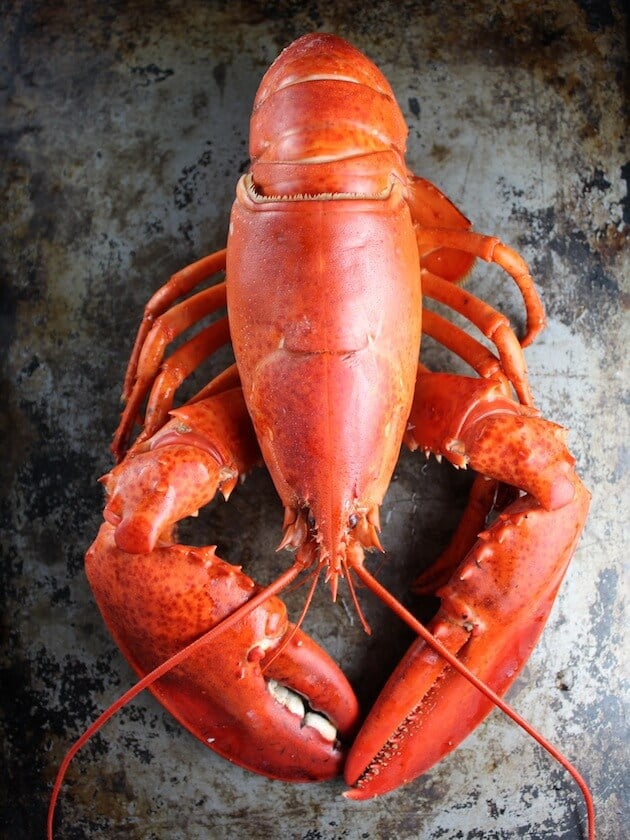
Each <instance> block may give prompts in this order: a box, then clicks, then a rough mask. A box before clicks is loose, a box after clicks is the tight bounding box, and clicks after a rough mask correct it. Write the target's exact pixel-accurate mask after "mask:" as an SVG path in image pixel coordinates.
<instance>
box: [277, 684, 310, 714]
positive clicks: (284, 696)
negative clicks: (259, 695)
mask: <svg viewBox="0 0 630 840" xmlns="http://www.w3.org/2000/svg"><path fill="white" fill-rule="evenodd" d="M268 686H269V691H270V692H271V693H272V695H273V696H274V697H275V699H276V700H277V701H278V703H280V704H281V705H282V706H284V707H285V708H287V709H288V710H289V711H290V712H292V713H293V714H294V715H297V716H298V717H301V718H303V717H304V714H305V711H306V710H305V708H304V703H303V701H302V698H301V697H300V696H299V695H298V694H296V693H295V692H294V691H289V689H288V688H287V687H286V686H284V685H280V683H278V682H276V681H275V680H269V682H268Z"/></svg>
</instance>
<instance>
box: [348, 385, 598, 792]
mask: <svg viewBox="0 0 630 840" xmlns="http://www.w3.org/2000/svg"><path fill="white" fill-rule="evenodd" d="M525 412H527V409H525V410H524V409H522V408H521V406H519V405H518V403H516V402H513V401H511V400H509V399H507V398H506V396H505V394H504V392H503V389H502V388H499V387H497V386H496V385H495V384H494V383H492V382H488V381H484V380H475V379H465V378H463V377H456V376H451V375H447V374H425V373H421V374H420V376H419V378H418V385H417V390H416V396H415V400H414V407H413V410H412V415H411V420H412V423H411V425H412V427H413V428H412V431H411V432H410V433H409V434H408V436H407V443H408V445H409V446H410V447H411V448H416V447H421V448H422V449H430V450H431V451H432V452H434V453H436V454H441V455H443V456H444V457H445V458H447V459H448V460H451V461H452V462H453V463H456V464H457V465H458V466H466V465H468V464H469V465H470V466H471V467H473V468H474V469H476V470H478V471H480V472H482V473H484V474H485V475H489V476H491V477H492V478H493V479H495V480H498V481H501V482H508V483H510V484H512V485H515V486H517V487H519V488H520V489H522V490H525V491H527V492H526V495H524V496H523V497H522V498H519V499H518V500H517V501H515V502H513V503H512V504H510V505H509V506H508V507H507V508H506V509H505V510H503V511H502V512H501V513H500V515H499V516H498V518H497V519H496V521H495V522H494V523H493V524H492V525H491V526H490V527H489V528H488V529H487V530H485V531H483V532H482V533H480V534H479V537H478V539H477V541H476V542H475V544H474V546H473V547H472V549H471V551H470V552H468V554H467V556H466V557H465V558H464V560H463V562H462V563H461V564H460V566H459V567H458V569H457V570H456V571H455V573H454V574H453V575H452V576H451V578H450V581H449V582H448V583H447V584H446V585H445V586H443V587H442V588H441V589H439V590H438V592H437V593H436V594H437V595H439V597H440V598H441V601H442V603H441V608H440V610H439V612H438V614H437V615H436V617H435V618H434V619H433V621H432V622H431V624H430V626H429V629H430V630H431V632H432V633H433V635H434V636H435V637H436V638H438V639H439V640H440V641H441V642H442V643H443V644H444V645H445V646H446V647H447V649H449V650H450V651H451V652H452V653H457V656H458V658H459V660H460V661H461V662H462V663H464V664H465V665H466V666H467V667H468V668H469V669H470V670H471V671H472V672H473V673H474V674H475V675H476V676H478V677H479V678H480V679H481V680H483V681H484V682H485V683H486V684H487V685H488V686H490V688H491V689H493V690H494V691H495V692H496V693H498V694H500V695H501V694H503V693H504V692H505V691H506V690H507V688H508V687H509V686H510V684H511V683H512V681H513V680H514V679H515V678H516V676H517V675H518V673H519V671H520V669H521V667H522V666H523V665H524V663H525V661H526V660H527V658H528V656H529V654H530V653H531V651H532V649H533V647H534V645H535V644H536V641H537V639H538V636H539V635H540V632H541V631H542V628H543V626H544V623H545V621H546V619H547V617H548V614H549V611H550V609H551V606H552V604H553V601H554V598H555V595H556V592H557V590H558V587H559V585H560V582H561V580H562V578H563V576H564V573H565V571H566V568H567V566H568V563H569V561H570V559H571V557H572V556H573V552H574V551H575V547H576V545H577V541H578V538H579V535H580V533H581V530H582V527H583V524H584V521H585V518H586V514H587V511H588V507H589V502H590V495H589V493H588V491H587V490H586V489H585V488H584V486H583V485H582V483H581V481H580V480H579V478H578V477H577V475H576V474H575V472H574V471H573V464H574V461H573V459H572V458H571V456H570V455H569V453H568V452H567V450H566V447H565V445H564V442H563V439H562V438H563V434H562V430H561V429H560V428H559V427H557V426H554V425H553V424H551V423H548V422H547V421H545V420H541V419H539V418H537V417H531V416H528V414H527V413H525ZM436 418H439V421H438V422H437V423H436ZM522 453H527V455H525V454H522ZM491 708H492V703H491V701H489V700H488V699H487V698H486V697H485V696H483V695H482V694H480V693H479V692H478V691H477V689H476V688H475V687H474V686H472V685H471V684H470V683H469V681H468V680H467V679H465V678H464V677H463V676H461V675H460V674H459V673H458V672H456V671H455V670H454V669H453V668H452V667H450V666H449V665H447V664H446V663H445V662H444V661H443V660H442V659H441V658H440V657H436V655H435V653H434V652H433V650H432V649H431V648H430V647H429V646H427V644H426V643H425V642H424V641H422V640H418V641H416V642H415V643H414V644H413V645H412V646H411V648H410V650H409V651H408V653H407V654H406V656H405V657H404V658H403V660H402V661H401V663H400V664H399V666H398V667H397V669H396V670H395V671H394V673H393V675H392V676H391V678H390V680H389V681H388V683H387V685H386V687H385V688H384V690H383V692H382V694H381V696H380V697H379V699H378V701H377V703H376V705H375V706H374V708H373V709H372V711H371V712H370V714H369V716H368V718H367V720H366V722H365V724H364V726H363V728H362V730H361V732H360V733H359V735H358V737H357V739H356V741H355V743H354V746H353V748H352V751H351V753H350V755H349V757H348V761H347V763H346V769H345V776H346V780H347V781H348V782H349V783H350V784H351V785H353V786H354V787H353V790H351V791H350V792H349V793H348V795H349V796H350V798H353V799H367V798H370V797H372V796H376V795H378V794H381V793H385V792H387V791H389V790H391V789H392V788H394V787H397V786H398V785H399V784H400V783H401V780H402V781H410V780H412V779H414V778H416V777H417V776H418V775H420V774H421V773H423V772H425V771H426V770H428V769H429V768H430V767H431V766H432V765H433V764H434V763H435V762H437V761H439V760H440V759H441V758H442V757H443V756H444V755H446V754H447V753H449V752H450V751H451V750H452V749H454V748H455V747H456V746H457V745H458V744H459V743H460V742H461V741H462V740H463V738H465V737H466V736H467V735H468V734H469V733H470V732H471V731H472V730H473V729H474V728H475V726H477V724H478V723H479V722H480V721H481V720H482V719H483V718H484V717H485V716H486V715H487V714H488V712H489V711H490V710H491Z"/></svg>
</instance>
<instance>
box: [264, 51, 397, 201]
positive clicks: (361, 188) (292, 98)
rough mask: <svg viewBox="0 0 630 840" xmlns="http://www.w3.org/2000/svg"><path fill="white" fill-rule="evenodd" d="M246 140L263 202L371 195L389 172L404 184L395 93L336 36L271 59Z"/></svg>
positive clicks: (380, 189)
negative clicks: (301, 195) (329, 195)
mask: <svg viewBox="0 0 630 840" xmlns="http://www.w3.org/2000/svg"><path fill="white" fill-rule="evenodd" d="M250 138H251V139H250V150H249V151H250V156H251V159H252V176H253V179H254V182H255V184H256V187H257V189H258V190H259V191H260V192H261V193H262V194H263V195H268V196H269V195H284V196H287V195H294V194H296V193H297V192H305V191H307V192H313V193H361V194H364V195H374V194H377V193H381V192H383V191H384V190H385V189H387V186H388V182H389V176H390V173H391V171H392V169H394V170H398V173H397V174H399V177H400V180H401V181H404V180H405V171H406V170H405V164H404V154H405V146H406V139H407V126H406V124H405V121H404V118H403V115H402V113H401V111H400V108H399V107H398V104H397V102H396V99H395V98H394V94H393V91H392V89H391V87H390V86H389V84H388V82H387V80H386V79H385V77H384V76H383V74H382V73H381V72H380V70H379V69H378V68H377V67H376V66H375V65H374V64H373V63H372V62H371V61H370V60H369V59H368V58H366V56H364V55H363V54H362V53H360V52H359V51H358V50H356V49H354V47H351V46H350V45H349V44H347V43H346V42H345V41H343V40H342V39H341V38H337V37H336V36H335V35H316V36H312V35H310V36H306V37H304V38H300V39H299V40H297V41H296V42H295V43H294V44H292V45H291V46H290V47H288V48H287V49H286V50H285V51H284V52H283V53H281V55H280V56H279V57H278V58H277V59H276V61H275V62H274V63H273V65H272V66H271V68H270V69H269V70H268V71H267V73H266V75H265V77H264V78H263V81H262V83H261V85H260V88H259V90H258V94H257V96H256V99H255V101H254V110H253V113H252V119H251V130H250ZM384 164H385V165H384ZM314 166H315V170H314V169H313V167H314Z"/></svg>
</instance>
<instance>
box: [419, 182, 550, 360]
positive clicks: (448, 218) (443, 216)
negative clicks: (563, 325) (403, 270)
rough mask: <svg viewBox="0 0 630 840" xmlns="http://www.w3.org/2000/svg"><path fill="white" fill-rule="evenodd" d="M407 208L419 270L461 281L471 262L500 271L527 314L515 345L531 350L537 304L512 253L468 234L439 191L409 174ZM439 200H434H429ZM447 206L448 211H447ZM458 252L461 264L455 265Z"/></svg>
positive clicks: (538, 324) (539, 316)
mask: <svg viewBox="0 0 630 840" xmlns="http://www.w3.org/2000/svg"><path fill="white" fill-rule="evenodd" d="M408 190H409V198H408V202H409V208H410V210H411V215H412V218H413V220H414V223H415V225H416V239H417V241H418V252H419V256H420V265H421V266H422V268H423V269H424V270H426V271H429V272H431V273H432V274H435V275H438V276H439V277H443V278H444V279H445V280H450V281H457V280H461V279H462V278H463V277H464V276H465V275H466V273H467V272H468V270H469V269H470V268H471V266H472V263H473V262H474V258H475V257H479V258H481V259H482V260H485V261H486V262H494V263H496V264H497V265H499V266H501V268H503V269H504V270H505V271H507V273H508V274H509V275H510V276H511V277H512V278H513V280H514V282H515V283H516V285H517V286H518V288H519V290H520V292H521V295H522V296H523V302H524V303H525V309H526V312H527V331H526V333H525V337H524V338H523V339H522V341H521V345H522V346H523V347H526V346H527V345H528V344H531V343H532V341H533V340H534V339H535V338H536V336H537V335H538V333H539V332H540V331H541V330H542V329H543V327H544V326H545V312H544V309H543V305H542V302H541V300H540V297H539V296H538V292H537V291H536V287H535V286H534V281H533V279H532V277H531V275H530V273H529V268H528V267H527V264H526V263H525V261H524V260H523V258H522V257H521V256H520V255H519V254H517V253H516V251H514V250H512V248H509V247H508V246H507V245H504V244H503V242H501V241H500V240H499V239H497V238H496V237H495V236H484V235H483V234H480V233H473V232H472V231H471V230H470V222H468V220H467V219H466V217H465V216H463V215H462V214H461V213H460V211H459V210H458V209H457V208H456V207H455V206H454V205H453V204H452V203H451V202H450V201H449V199H447V198H446V196H444V195H442V193H440V191H439V190H438V189H437V188H436V187H434V186H433V185H432V184H430V183H429V182H428V181H425V180H424V179H423V178H417V177H416V176H414V175H413V174H410V175H409V178H408ZM436 193H437V194H438V195H439V199H438V198H436V197H435V194H436ZM447 205H450V207H449V208H447ZM458 252H460V254H461V256H460V258H459V259H460V260H461V262H459V263H458V262H457V256H456V255H457V253H458Z"/></svg>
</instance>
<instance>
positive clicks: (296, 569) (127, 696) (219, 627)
mask: <svg viewBox="0 0 630 840" xmlns="http://www.w3.org/2000/svg"><path fill="white" fill-rule="evenodd" d="M303 569H304V564H303V563H302V562H301V561H300V560H297V559H296V561H295V563H294V564H293V565H292V566H291V567H290V568H288V569H287V570H286V571H285V572H284V573H283V574H281V575H280V577H279V578H278V579H277V580H275V581H274V582H273V583H271V584H269V586H266V587H265V588H264V589H261V590H260V592H258V593H257V594H256V595H254V596H253V598H250V599H249V601H246V602H245V603H244V604H242V605H241V606H240V607H238V609H236V610H234V612H233V613H231V614H230V615H228V616H226V617H225V618H224V619H223V620H222V621H220V622H219V623H218V624H215V625H214V627H211V628H210V630H208V631H207V632H206V633H204V634H203V636H200V637H199V638H198V639H195V641H194V642H191V643H190V644H189V645H187V646H186V647H185V648H182V649H181V650H180V651H178V652H177V653H175V654H174V655H173V656H171V657H170V659H167V660H166V662H163V663H162V664H161V665H158V667H157V668H155V669H154V670H153V671H151V672H150V673H148V674H146V676H144V677H142V679H141V680H139V681H138V682H137V683H136V684H135V685H133V686H132V687H131V688H130V689H129V690H128V691H126V692H125V693H124V694H123V695H121V696H120V697H119V698H118V699H117V700H115V701H114V702H113V703H112V704H111V706H109V708H107V709H105V711H104V712H103V713H102V714H101V715H99V717H98V718H97V719H96V720H95V721H94V723H92V724H90V726H89V727H88V728H87V729H86V730H85V732H84V733H83V734H82V735H81V737H80V738H78V739H77V740H76V741H75V742H74V744H73V745H72V746H71V747H70V749H69V750H68V752H67V753H66V755H65V757H64V759H63V761H62V762H61V765H60V767H59V770H58V771H57V776H56V778H55V783H54V785H53V790H52V794H51V796H50V803H49V805H48V818H47V821H46V831H47V836H48V840H53V820H54V816H55V808H56V805H57V800H58V798H59V792H60V790H61V785H62V784H63V780H64V778H65V776H66V773H67V771H68V767H69V766H70V762H71V761H72V759H73V758H74V757H75V755H76V754H77V753H78V752H79V750H80V749H81V747H83V746H84V745H85V744H86V743H87V742H88V741H89V740H90V738H91V737H92V736H93V735H95V734H96V733H97V732H98V731H99V730H100V729H102V727H103V726H104V725H105V724H106V723H107V721H108V720H109V719H110V718H111V717H113V716H114V715H115V714H116V712H117V711H118V710H119V709H122V708H123V706H126V705H127V703H130V702H131V701H132V700H133V699H134V697H137V696H138V694H140V693H141V692H142V691H144V689H145V688H148V687H149V686H150V685H152V684H153V683H154V682H155V681H156V680H159V679H160V677H163V676H164V674H167V673H168V672H169V671H170V670H171V669H172V668H174V667H175V666H176V665H179V663H180V662H183V661H184V660H185V659H187V658H188V657H189V656H191V654H193V653H194V652H195V651H196V650H197V648H200V647H201V646H202V645H205V644H207V643H208V642H209V641H211V640H212V638H213V637H214V636H216V635H218V634H220V633H222V632H223V631H224V630H227V629H228V628H229V627H232V626H233V625H234V624H236V623H237V622H238V621H240V620H241V619H242V618H245V617H246V616H248V615H249V614H250V613H251V612H253V610H255V609H256V607H259V606H260V605H261V604H264V602H265V601H268V600H269V598H271V597H273V596H274V595H277V594H278V593H279V592H281V591H282V590H283V589H285V588H286V587H287V586H289V584H291V583H293V581H294V580H295V579H296V577H297V576H298V575H299V574H300V572H301V571H302V570H303Z"/></svg>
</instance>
